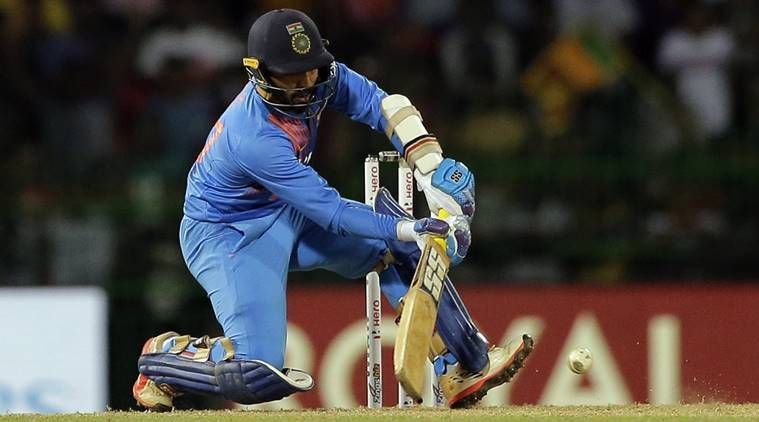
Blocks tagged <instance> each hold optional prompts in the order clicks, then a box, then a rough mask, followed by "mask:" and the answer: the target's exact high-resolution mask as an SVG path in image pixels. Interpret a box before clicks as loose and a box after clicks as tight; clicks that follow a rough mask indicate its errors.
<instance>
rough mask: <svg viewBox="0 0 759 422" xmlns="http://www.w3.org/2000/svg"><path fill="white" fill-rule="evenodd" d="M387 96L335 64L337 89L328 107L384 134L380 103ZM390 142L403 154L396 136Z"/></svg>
mask: <svg viewBox="0 0 759 422" xmlns="http://www.w3.org/2000/svg"><path fill="white" fill-rule="evenodd" d="M386 96H387V93H385V91H383V90H382V89H381V88H380V87H379V86H377V84H376V83H374V82H373V81H370V80H369V79H367V78H366V77H364V76H362V75H360V74H358V73H356V72H355V71H353V70H352V69H350V68H349V67H348V66H346V65H344V64H343V63H338V64H337V87H336V88H335V95H333V96H332V98H331V99H330V102H329V106H330V107H331V108H333V109H335V110H337V111H340V112H342V113H345V115H347V116H348V117H349V118H350V119H351V120H355V121H357V122H360V123H363V124H365V125H367V126H369V127H371V128H372V129H374V130H376V131H379V132H382V133H384V131H385V128H386V127H387V119H385V116H383V115H382V109H381V108H380V102H381V101H382V99H383V98H385V97H386ZM390 142H391V143H392V144H393V147H394V148H395V149H396V150H397V151H398V152H400V153H401V154H403V146H402V144H401V142H400V140H399V139H398V137H397V136H396V135H393V137H392V139H391V140H390Z"/></svg>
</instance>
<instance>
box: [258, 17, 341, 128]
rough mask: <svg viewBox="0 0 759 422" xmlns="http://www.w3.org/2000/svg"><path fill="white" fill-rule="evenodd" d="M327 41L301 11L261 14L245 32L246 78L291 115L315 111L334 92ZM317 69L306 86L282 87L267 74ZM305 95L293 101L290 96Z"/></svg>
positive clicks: (266, 99)
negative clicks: (313, 80) (311, 82)
mask: <svg viewBox="0 0 759 422" xmlns="http://www.w3.org/2000/svg"><path fill="white" fill-rule="evenodd" d="M328 44H329V42H328V41H327V40H325V39H322V37H321V34H320V33H319V29H318V28H317V27H316V24H315V23H314V21H313V20H311V18H309V17H308V15H306V14H305V13H303V12H301V11H298V10H293V9H276V10H272V11H269V12H267V13H265V14H263V15H261V16H260V17H259V18H258V19H256V21H255V22H253V25H252V26H251V27H250V32H249V33H248V57H245V58H244V59H243V65H244V66H245V70H246V71H247V73H248V79H249V80H250V82H252V83H253V84H255V85H256V86H257V87H258V88H260V90H262V91H263V94H262V93H261V92H258V91H257V93H258V94H259V95H260V96H261V98H262V99H263V100H264V102H266V103H267V104H269V105H271V106H273V107H275V108H276V109H277V110H279V111H280V112H282V113H283V114H285V115H287V116H290V117H294V118H300V119H305V118H310V117H314V116H316V115H318V114H319V113H321V111H322V110H323V109H324V107H325V106H326V105H327V101H328V100H329V98H330V97H331V96H332V95H333V94H334V92H335V78H336V74H335V72H336V67H335V58H334V57H333V56H332V54H330V53H329V51H327V49H326V46H327V45H328ZM313 69H318V71H319V77H318V79H317V82H316V84H315V85H314V86H313V87H309V88H294V89H283V88H279V87H277V86H274V84H273V83H272V80H271V78H270V76H271V75H292V74H298V73H305V72H307V71H310V70H313ZM296 97H297V98H306V99H307V100H306V101H302V102H297V103H294V102H292V101H291V100H290V99H291V98H296Z"/></svg>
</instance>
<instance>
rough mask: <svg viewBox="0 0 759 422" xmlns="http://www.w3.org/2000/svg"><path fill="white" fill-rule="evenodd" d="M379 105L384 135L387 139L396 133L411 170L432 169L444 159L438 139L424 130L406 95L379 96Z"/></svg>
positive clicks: (424, 172) (417, 113)
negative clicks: (385, 120) (385, 126)
mask: <svg viewBox="0 0 759 422" xmlns="http://www.w3.org/2000/svg"><path fill="white" fill-rule="evenodd" d="M380 107H381V108H382V115H383V116H385V119H387V128H386V129H385V134H386V135H387V137H388V139H389V138H392V137H393V134H395V135H396V136H398V139H399V140H400V141H401V145H403V158H405V159H406V162H408V164H409V166H410V167H411V169H418V170H419V171H420V172H421V173H422V174H428V173H429V172H431V171H433V170H435V169H436V168H437V167H438V166H439V165H440V162H441V161H443V149H442V148H440V144H439V143H438V141H437V138H436V137H435V136H434V135H432V134H430V133H429V132H427V129H426V128H425V127H424V124H423V123H422V116H421V114H419V110H417V109H416V107H414V106H413V105H412V104H411V101H409V99H408V98H407V97H406V96H404V95H399V94H393V95H388V96H387V97H385V98H384V99H382V102H381V104H380Z"/></svg>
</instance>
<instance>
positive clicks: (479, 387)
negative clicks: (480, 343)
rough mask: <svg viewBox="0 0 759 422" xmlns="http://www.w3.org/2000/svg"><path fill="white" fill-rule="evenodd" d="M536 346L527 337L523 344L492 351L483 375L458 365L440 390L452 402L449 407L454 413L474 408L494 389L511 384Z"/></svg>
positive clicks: (448, 373) (509, 345) (495, 348)
mask: <svg viewBox="0 0 759 422" xmlns="http://www.w3.org/2000/svg"><path fill="white" fill-rule="evenodd" d="M533 346H534V341H533V340H532V337H530V336H528V335H527V334H523V335H522V338H521V339H520V340H514V341H511V342H509V343H507V344H506V345H505V346H504V347H498V346H494V347H491V348H490V350H488V365H487V366H486V367H485V369H483V370H482V372H477V373H473V372H469V371H467V370H465V369H463V368H462V367H461V365H460V364H456V366H455V367H453V368H451V369H449V370H448V372H447V373H445V374H443V375H441V376H440V388H441V390H443V394H445V397H446V398H447V399H448V406H449V407H450V408H452V409H455V408H462V407H471V406H473V405H474V404H476V403H477V402H478V401H480V400H481V399H482V398H483V397H485V395H486V394H487V393H488V391H489V390H490V389H491V388H493V387H497V386H499V385H501V384H503V383H505V382H509V381H510V380H511V379H512V378H513V377H514V375H516V373H517V371H519V368H521V367H523V366H524V361H525V359H527V356H528V355H529V354H530V352H532V349H533Z"/></svg>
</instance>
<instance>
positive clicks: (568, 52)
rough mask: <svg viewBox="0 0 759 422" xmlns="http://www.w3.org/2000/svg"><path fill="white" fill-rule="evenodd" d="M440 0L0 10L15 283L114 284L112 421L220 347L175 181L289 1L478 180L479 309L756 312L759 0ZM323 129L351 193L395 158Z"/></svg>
mask: <svg viewBox="0 0 759 422" xmlns="http://www.w3.org/2000/svg"><path fill="white" fill-rule="evenodd" d="M434 5H435V6H434V7H430V2H428V1H424V0H355V1H349V0H329V1H308V0H301V1H273V0H272V1H257V2H256V1H219V2H211V1H188V0H68V1H66V0H27V1H22V0H0V32H1V33H2V38H1V41H0V69H2V77H1V78H0V110H2V112H0V136H1V139H2V142H1V143H0V145H2V149H1V150H2V154H0V171H1V172H2V173H1V174H2V177H0V192H2V198H3V201H2V206H1V207H0V235H1V236H2V238H3V240H4V241H3V242H2V244H0V285H2V286H3V287H14V288H19V287H38V286H44V287H48V288H52V287H66V286H95V287H99V288H101V289H103V291H104V292H105V293H106V297H107V304H108V314H109V316H108V327H107V328H108V333H109V334H108V340H107V345H108V347H107V355H108V362H109V363H108V373H107V379H108V391H109V396H108V398H107V402H108V404H109V406H111V407H113V408H118V409H123V408H128V407H130V406H131V405H132V401H131V397H130V395H129V387H130V385H131V381H132V379H133V376H134V371H135V364H134V360H135V355H136V352H137V350H138V349H139V346H140V344H141V343H142V342H143V341H144V339H145V338H146V337H147V336H149V335H152V334H155V333H158V332H160V331H162V330H167V329H175V330H180V331H182V332H189V333H194V334H199V333H211V334H216V333H218V327H216V325H215V322H214V319H213V315H212V313H211V310H210V306H209V305H208V303H207V302H206V300H205V298H204V295H203V292H202V290H201V289H200V288H199V287H198V286H197V285H196V284H195V283H194V282H193V280H192V278H191V276H190V275H189V273H188V272H187V270H186V269H185V267H184V264H183V263H182V260H181V255H180V253H179V250H178V244H177V240H176V238H177V225H178V221H179V218H180V215H181V204H182V196H183V192H184V178H185V175H186V172H187V170H188V168H189V165H190V163H192V161H193V159H194V157H195V155H196V154H197V153H198V151H199V150H200V149H201V148H202V145H203V142H204V140H205V138H206V135H207V133H208V131H209V129H210V127H211V125H212V123H213V122H214V120H215V119H216V117H217V116H218V115H219V113H220V112H221V111H222V110H223V109H224V107H225V104H226V103H227V102H228V101H229V100H231V98H233V97H234V96H235V95H236V94H237V92H238V91H239V89H240V88H241V86H242V84H243V83H244V82H245V74H244V72H243V71H242V68H241V66H240V59H241V57H242V56H243V55H244V40H245V37H246V34H247V30H248V28H249V25H250V24H251V23H252V21H253V20H254V19H255V17H256V16H258V15H259V14H260V13H262V12H263V11H266V10H269V9H271V8H275V7H294V8H299V9H301V10H304V11H306V12H307V13H309V14H310V15H311V16H312V17H313V18H314V20H315V21H316V22H317V23H318V24H319V26H320V28H321V30H322V33H323V36H325V37H326V38H328V39H329V40H330V47H329V48H330V50H331V51H332V52H333V53H334V54H335V55H336V57H338V59H339V60H340V61H343V62H345V63H347V64H349V65H350V66H352V67H354V68H355V69H357V70H358V71H360V72H362V73H364V74H365V75H367V76H368V77H370V78H371V79H373V80H375V81H377V82H378V83H379V84H380V86H382V87H383V88H384V89H386V90H388V91H390V92H398V93H404V94H406V95H407V96H409V97H410V98H411V99H412V101H413V102H414V103H415V104H417V106H418V108H419V109H420V110H421V111H422V113H423V115H424V117H425V123H426V125H427V127H429V128H431V129H432V130H433V131H434V132H435V133H436V134H437V135H438V136H439V137H440V139H441V141H442V144H443V146H444V149H445V151H446V155H449V156H452V157H455V158H457V159H459V160H462V161H464V162H465V163H467V164H468V165H469V166H470V167H471V168H472V169H473V171H474V173H475V174H476V176H477V200H478V211H477V218H476V219H475V223H474V226H473V231H474V239H475V243H474V245H473V247H472V249H471V251H470V254H469V257H468V258H467V261H466V262H465V263H464V264H462V265H461V266H460V267H458V268H457V269H455V271H454V279H455V281H456V283H457V284H458V285H460V286H462V288H464V289H466V291H468V292H469V291H471V292H476V291H477V290H479V289H498V290H494V291H498V292H505V293H504V295H505V296H504V304H506V305H504V306H508V305H507V304H508V292H509V291H510V290H509V289H511V288H515V289H516V288H518V289H533V290H532V291H534V292H536V293H535V297H536V298H539V297H540V294H541V292H552V291H566V290H563V289H570V290H573V291H579V292H582V291H584V290H583V289H594V290H595V289H601V290H603V289H617V288H619V289H627V290H623V291H628V292H633V291H637V290H638V289H647V288H651V287H655V286H660V285H666V286H668V287H667V288H671V287H672V286H675V287H674V288H676V289H680V290H675V293H674V295H679V294H681V292H687V291H688V290H690V289H706V293H705V294H704V295H702V296H701V297H704V298H706V299H704V301H703V302H696V305H694V306H695V307H707V306H708V304H709V300H708V297H709V296H710V293H709V292H713V293H714V295H719V293H720V292H724V291H725V289H728V290H729V289H733V288H735V286H736V285H737V284H740V285H742V286H743V287H745V288H747V289H748V290H747V291H746V292H743V291H741V292H743V293H740V294H738V295H737V296H735V297H741V296H742V297H756V296H755V293H756V291H755V290H753V287H754V285H755V282H756V280H757V276H758V275H759V264H757V259H756V250H757V244H758V243H757V241H758V239H757V237H759V227H757V226H758V224H757V223H758V217H757V214H756V212H755V209H756V207H757V202H759V200H758V199H757V198H758V197H757V195H756V191H757V185H759V142H758V141H759V126H757V124H758V122H759V72H757V70H759V54H758V53H757V52H759V4H758V3H757V2H755V1H752V0H731V1H719V0H713V1H682V0H679V1H667V2H660V1H655V0H603V1H598V2H597V1H590V0H500V1H499V0H494V1H485V0H482V1H463V0H438V1H435V2H434ZM323 122H324V123H323V124H322V127H321V131H320V136H319V139H320V141H319V148H318V149H317V152H316V154H315V157H314V160H313V161H312V163H313V165H314V167H315V168H317V170H318V171H319V172H320V173H321V174H322V175H323V176H325V177H326V178H327V180H329V181H330V182H331V183H332V185H333V186H335V187H337V188H338V189H339V190H340V191H341V192H342V193H343V194H344V196H347V197H351V198H356V199H360V198H361V197H362V166H361V163H362V161H363V157H364V156H365V155H366V154H367V153H369V152H376V151H378V150H381V149H387V147H388V145H389V144H388V143H387V141H386V140H385V139H384V137H383V136H382V135H380V134H375V133H371V132H370V131H369V130H367V129H366V128H364V127H362V126H360V125H358V124H355V123H353V122H350V121H348V119H346V118H344V117H342V116H334V115H332V114H331V113H328V115H327V116H326V117H325V118H324V119H323ZM360 284H361V283H360V282H358V283H357V282H352V281H347V280H340V279H339V278H337V277H335V276H333V275H331V274H328V273H323V272H315V273H308V274H294V275H293V276H292V277H291V278H290V285H291V286H293V287H294V288H296V289H297V288H298V287H300V286H313V285H319V286H324V285H328V286H330V288H332V287H335V288H342V287H345V288H348V286H351V287H350V288H352V289H358V290H359V291H360ZM699 291H702V290H699ZM54 292H57V291H55V290H50V293H49V294H50V295H55V294H56V293H54ZM752 295H753V296H752ZM357 297H358V296H357ZM357 300H359V299H357ZM621 300H622V301H624V300H623V299H621ZM731 300H732V299H728V300H727V302H728V303H729V302H730V301H731ZM750 303H751V302H750V301H749V305H750ZM361 307H362V304H360V303H357V304H356V306H354V308H352V309H357V310H358V311H356V317H359V318H360V315H359V313H360V309H361ZM720 309H725V310H726V311H725V312H727V309H729V305H725V307H724V308H720ZM478 312H479V314H480V317H481V318H483V317H487V315H488V314H487V313H485V311H478V310H473V313H474V314H475V315H477V314H478ZM13 318H28V316H25V315H12V316H11V317H10V318H9V319H7V320H6V321H4V323H5V324H7V325H6V328H4V330H5V331H6V332H7V331H8V330H11V331H10V333H11V334H13V335H14V336H29V335H31V334H30V333H22V332H15V331H13V330H14V328H13V327H14V323H13V321H14V320H13ZM731 321H732V320H731ZM735 321H736V322H735V323H736V324H740V323H741V322H744V323H745V321H746V320H745V319H741V318H736V319H735ZM71 331H72V333H75V332H76V331H77V327H71ZM497 335H500V333H498V334H497ZM77 364H80V365H86V364H87V363H86V362H79V363H77ZM525 382H526V381H525ZM753 388H754V389H756V388H757V387H756V386H754V387H753ZM752 391H755V390H752ZM752 394H753V395H752ZM0 396H1V395H0ZM359 397H360V394H359ZM737 397H739V398H741V399H742V400H755V398H756V397H757V395H756V394H754V393H751V394H748V395H744V396H737ZM636 398H637V397H636ZM729 398H730V397H728V399H729ZM642 399H645V397H643V398H642ZM211 404H212V405H221V404H220V403H213V402H211Z"/></svg>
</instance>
